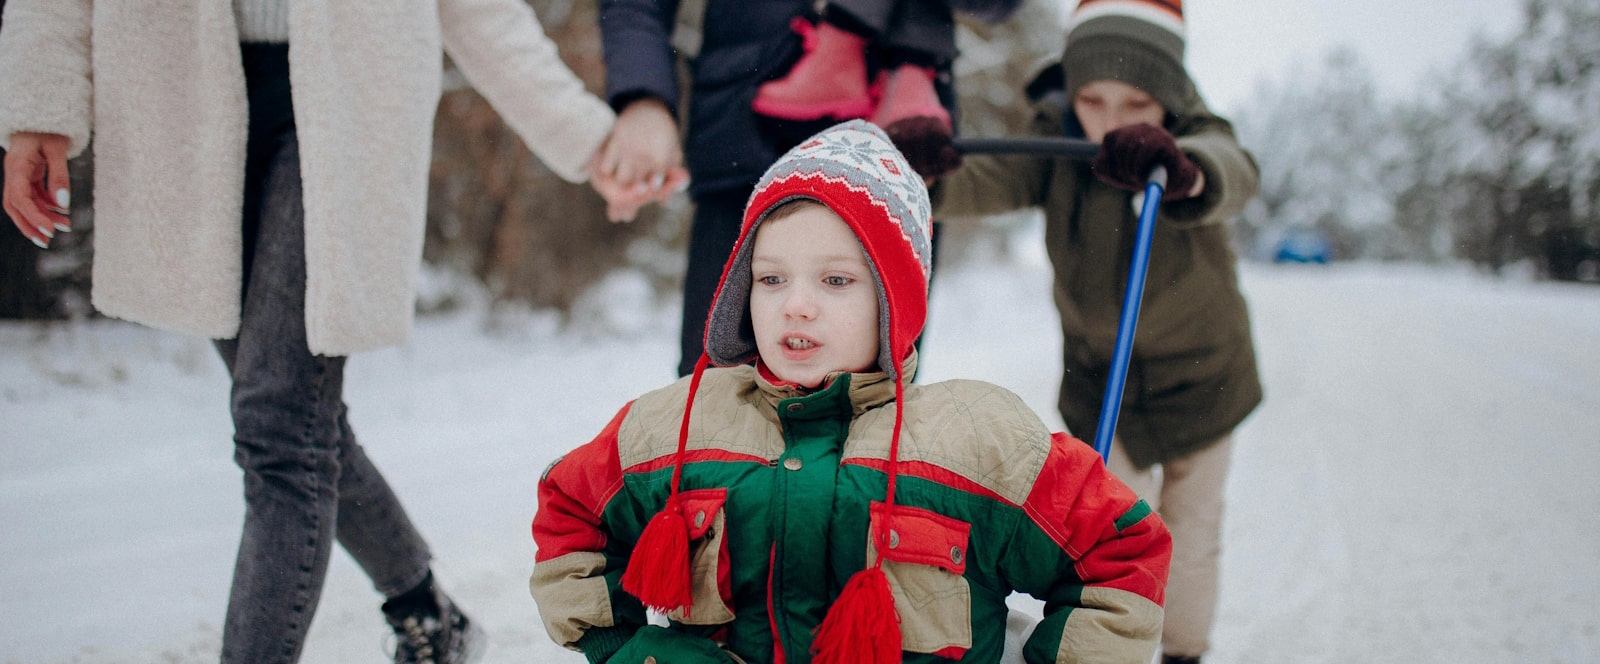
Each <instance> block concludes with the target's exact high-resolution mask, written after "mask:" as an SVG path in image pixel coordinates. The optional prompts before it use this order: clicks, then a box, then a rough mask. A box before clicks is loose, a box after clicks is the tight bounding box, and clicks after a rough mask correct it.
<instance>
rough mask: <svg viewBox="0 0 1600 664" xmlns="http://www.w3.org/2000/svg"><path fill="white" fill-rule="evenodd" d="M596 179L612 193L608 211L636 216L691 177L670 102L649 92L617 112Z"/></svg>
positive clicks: (618, 217) (617, 217) (624, 217)
mask: <svg viewBox="0 0 1600 664" xmlns="http://www.w3.org/2000/svg"><path fill="white" fill-rule="evenodd" d="M590 178H591V179H592V182H593V184H594V188H595V190H596V191H598V192H600V195H601V196H604V197H605V198H606V216H608V217H610V218H611V220H612V221H632V220H633V217H634V215H636V214H638V212H639V208H641V207H644V205H645V204H647V203H650V202H652V201H663V200H666V199H667V198H668V197H670V196H671V195H672V194H674V193H676V192H677V191H679V190H680V189H682V188H683V185H684V184H686V183H687V182H688V179H689V174H688V171H686V170H684V168H683V148H682V146H681V145H680V144H679V137H678V122H677V120H676V119H675V118H673V117H672V111H671V109H669V108H667V105H666V103H665V102H663V101H661V100H660V99H656V98H654V97H643V98H640V99H636V100H634V101H632V102H629V103H628V105H627V106H626V107H624V108H623V109H622V112H620V113H618V114H617V123H616V125H615V126H614V127H613V128H612V130H611V136H610V138H608V139H607V140H606V144H605V146H604V147H602V148H601V149H600V152H599V154H598V155H597V161H596V163H595V165H594V167H593V168H592V169H591V172H590Z"/></svg>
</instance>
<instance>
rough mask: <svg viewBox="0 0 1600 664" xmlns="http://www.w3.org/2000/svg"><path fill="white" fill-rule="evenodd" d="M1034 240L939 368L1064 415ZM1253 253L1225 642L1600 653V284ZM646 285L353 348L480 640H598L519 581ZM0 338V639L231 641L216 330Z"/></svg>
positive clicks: (645, 320)
mask: <svg viewBox="0 0 1600 664" xmlns="http://www.w3.org/2000/svg"><path fill="white" fill-rule="evenodd" d="M1023 263H1024V265H1021V266H982V267H971V268H965V269H952V270H948V271H946V272H943V273H942V274H940V275H939V276H938V277H937V278H936V279H935V283H934V302H933V305H932V310H931V316H932V320H931V323H930V326H929V333H928V336H927V338H926V340H925V342H924V344H923V347H922V348H923V375H922V379H923V380H927V381H932V380H940V379H944V378H952V377H969V378H981V379H986V380H991V381H994V382H997V383H1000V384H1003V385H1005V386H1007V387H1010V388H1012V389H1014V390H1015V391H1017V392H1019V393H1021V394H1022V395H1023V396H1024V398H1025V399H1027V400H1028V402H1029V403H1030V404H1032V405H1033V406H1034V408H1035V409H1036V410H1038V411H1039V412H1040V413H1041V415H1042V416H1044V417H1045V419H1046V421H1047V422H1051V423H1058V422H1059V419H1058V418H1057V417H1056V416H1055V415H1054V413H1053V410H1054V402H1055V381H1056V379H1057V372H1058V371H1059V368H1058V366H1057V361H1056V359H1055V358H1056V357H1057V354H1058V349H1059V345H1060V342H1059V340H1058V339H1057V338H1056V333H1055V320H1054V312H1053V310H1052V309H1051V305H1050V299H1049V285H1048V275H1047V270H1046V269H1045V268H1044V267H1043V266H1042V265H1040V264H1039V261H1037V260H1030V261H1023ZM1244 283H1245V289H1246V294H1247V296H1248V298H1249V299H1250V303H1251V308H1252V314H1253V316H1254V320H1255V333H1256V342H1257V344H1258V348H1259V350H1260V356H1261V366H1262V370H1263V373H1264V376H1265V383H1266V390H1267V401H1266V403H1265V404H1264V405H1263V407H1262V408H1261V409H1260V410H1259V411H1257V413H1256V414H1255V415H1253V416H1252V417H1251V418H1250V419H1249V420H1247V421H1246V423H1245V425H1244V426H1243V427H1242V428H1241V429H1240V430H1239V432H1238V434H1237V443H1236V445H1237V447H1236V453H1235V457H1234V466H1233V473H1232V475H1231V478H1230V481H1229V484H1228V493H1227V497H1228V503H1229V512H1228V520H1227V525H1226V531H1225V550H1224V569H1223V579H1222V585H1223V587H1222V599H1221V606H1220V609H1219V613H1218V624H1217V628H1216V633H1215V639H1214V643H1215V645H1214V650H1213V656H1212V657H1209V658H1208V659H1207V661H1208V662H1215V663H1218V664H1228V663H1232V662H1237V663H1245V662H1262V663H1268V662H1272V663H1276V662H1288V661H1292V662H1308V663H1315V662H1345V661H1364V662H1407V663H1413V662H1424V663H1426V662H1440V663H1445V662H1450V663H1454V662H1573V663H1580V662H1595V661H1600V516H1597V507H1596V505H1600V481H1597V479H1596V478H1597V477H1600V408H1596V406H1597V405H1600V352H1597V351H1596V340H1597V339H1600V288H1596V287H1593V286H1575V285H1563V284H1545V283H1528V282H1521V281H1502V280H1497V279H1492V278H1487V277H1483V276H1480V275H1476V274H1473V273H1471V272H1468V271H1464V270H1456V269H1447V270H1429V269H1421V268H1390V267H1373V266H1344V265H1338V266H1333V267H1330V268H1295V269H1288V268H1275V267H1269V266H1260V265H1250V266H1246V267H1245V269H1244ZM636 291H637V289H633V290H630V289H628V288H626V287H623V288H620V289H618V290H617V291H615V292H614V293H613V296H614V297H618V298H619V299H620V300H621V301H620V302H617V303H616V304H615V306H614V307H613V308H612V309H611V310H607V309H605V308H599V309H597V310H595V311H593V312H591V313H593V314H594V315H596V316H598V317H599V318H601V319H606V320H607V323H606V324H607V325H608V326H609V327H610V328H611V329H615V330H620V331H618V332H615V333H613V334H610V335H608V336H604V337H600V338H595V335H583V334H579V333H576V332H558V331H557V330H556V328H557V326H556V325H555V324H554V323H553V322H552V321H551V320H550V319H549V318H548V317H544V316H539V315H532V316H527V317H521V318H519V317H516V316H509V317H508V316H500V317H498V318H497V320H498V321H499V323H498V325H497V326H496V327H497V330H498V331H496V332H493V333H485V332H484V330H483V320H484V316H483V314H482V313H481V312H477V313H464V314H458V315H453V316H446V317H438V318H425V319H422V320H421V321H419V324H418V329H417V334H416V337H415V339H414V340H413V341H412V342H411V343H410V344H409V345H407V346H406V347H404V348H400V349H394V350H389V351H383V352H379V353H372V354H368V355H362V356H358V357H357V358H355V359H354V360H353V361H352V362H351V364H350V369H349V378H348V380H347V397H348V401H349V402H350V404H351V418H352V421H353V422H354V424H355V427H356V430H357V432H358V434H359V435H360V436H361V438H362V440H363V442H364V444H365V445H366V446H367V449H368V452H369V454H371V456H372V457H373V458H374V460H375V461H376V462H377V463H378V464H379V465H380V467H382V468H383V469H384V471H385V473H386V474H387V475H388V477H389V479H390V481H391V483H393V484H394V485H396V488H397V491H398V492H399V494H400V496H401V498H402V500H404V501H405V502H406V503H407V505H408V506H409V508H410V510H411V512H412V515H413V517H414V518H415V519H416V520H417V521H418V522H419V525H420V526H421V528H422V530H423V532H424V533H425V534H426V535H427V537H428V538H429V540H430V542H432V544H433V546H434V550H435V554H436V561H435V569H436V570H437V572H438V574H439V577H440V579H441V581H442V582H443V583H444V584H445V587H446V588H447V589H448V590H449V591H450V592H451V593H452V594H454V595H455V596H456V597H457V598H458V599H459V600H460V601H461V603H462V604H464V605H465V606H466V607H467V609H468V610H469V611H470V612H471V614H472V615H473V617H474V618H476V619H478V620H479V621H480V622H482V623H483V624H484V625H485V627H486V628H487V629H488V631H489V633H490V635H491V638H492V643H491V647H490V650H489V657H488V661H490V662H527V661H581V658H579V657H578V656H576V655H571V654H569V653H566V652H565V651H562V650H561V649H559V648H557V647H555V646H554V645H552V644H551V643H550V642H549V641H548V639H547V638H546V637H545V635H544V633H543V630H542V628H541V627H540V626H539V623H538V617H537V614H536V612H535V610H534V606H533V602H532V600H531V599H529V596H528V592H527V583H526V581H527V574H528V571H529V569H530V567H531V564H532V563H531V561H532V556H533V545H532V542H531V540H530V538H529V535H528V522H529V519H530V518H531V517H532V514H533V510H534V481H535V479H536V478H537V475H538V473H539V471H540V470H542V469H543V468H544V466H545V465H546V464H547V463H549V461H550V460H552V459H554V458H555V457H556V456H558V455H559V454H561V453H562V452H563V451H565V450H566V449H568V448H570V447H572V446H573V445H576V444H579V443H581V442H584V441H586V440H587V439H588V438H589V437H590V436H592V435H593V434H594V433H595V432H596V431H598V430H599V428H600V427H601V426H602V425H603V424H604V423H605V421H606V420H607V419H608V417H609V416H610V415H611V414H612V413H613V412H614V411H615V409H616V408H617V407H619V406H620V405H621V404H622V403H623V401H624V400H626V399H628V398H631V397H632V396H634V395H636V394H637V393H638V392H640V391H642V390H645V389H648V388H651V387H654V386H656V385H659V384H663V383H665V382H667V381H668V380H670V379H671V378H672V375H671V369H670V367H671V365H672V364H673V363H674V362H675V361H676V358H675V357H674V356H673V353H675V341H674V339H673V334H671V333H664V332H661V330H670V329H672V327H673V325H674V323H673V322H672V321H673V320H674V316H675V313H674V312H673V311H670V310H659V309H657V310H654V313H651V314H649V315H642V314H639V313H638V312H639V311H641V310H644V309H649V308H650V307H649V306H648V305H646V304H644V303H642V301H641V300H640V299H639V298H638V297H637V296H635V297H631V298H630V297H628V296H627V294H628V293H630V292H636ZM618 293H620V294H621V295H620V296H618V295H617V294H618ZM0 347H3V348H4V350H0V449H3V450H4V453H5V455H4V461H3V462H0V560H4V561H5V564H4V565H3V566H0V589H4V592H3V593H0V624H4V625H5V629H4V630H3V631H4V633H5V634H6V638H5V641H6V642H7V646H6V648H5V649H4V653H3V654H0V659H3V660H4V661H6V662H26V663H29V664H32V663H36V662H68V661H71V662H129V661H171V662H180V663H188V662H207V661H215V659H216V650H217V644H218V624H219V623H220V622H221V618H222V612H223V606H224V604H225V602H226V597H227V586H228V580H229V574H230V571H231V566H232V560H233V549H234V547H235V545H236V543H237V537H238V533H237V529H238V522H239V518H240V514H241V512H242V509H243V506H242V501H241V499H240V497H239V496H240V488H239V480H238V470H237V469H236V468H234V467H233V466H232V463H231V454H232V449H231V443H230V442H229V436H230V432H231V426H230V425H229V422H228V418H227V381H226V379H225V377H224V376H223V374H222V370H221V366H220V362H218V361H217V360H216V359H215V357H214V356H213V354H212V352H211V349H210V346H209V344H207V343H206V342H204V341H199V340H194V339H187V338H183V337H178V336H175V335H170V334H165V333H158V332H152V331H149V330H145V329H142V328H138V327H134V326H130V325H126V324H120V323H115V322H96V323H93V324H76V325H66V326H61V325H56V326H38V325H33V324H19V323H6V324H0ZM1085 435H1087V434H1085ZM378 601H379V599H378V598H377V597H376V596H375V594H374V593H373V591H372V590H371V589H370V587H369V586H367V585H366V582H365V580H364V578H363V577H362V576H361V575H360V573H359V571H357V569H356V567H355V565H354V564H353V563H351V562H350V560H349V558H348V557H347V556H345V555H344V554H343V553H338V554H335V557H334V563H333V568H332V570H331V572H330V575H329V580H328V585H327V589H326V592H325V593H324V595H323V601H322V606H321V610H320V612H319V613H318V615H317V619H316V622H315V624H314V625H313V627H312V632H311V637H310V640H309V642H308V643H307V646H306V651H305V656H304V658H303V661H305V662H308V663H312V664H320V663H334V662H338V663H343V662H378V661H384V650H383V648H384V644H385V639H384V630H385V628H384V626H383V624H382V622H381V617H380V616H379V614H378V612H377V603H378ZM1017 604H1018V606H1019V607H1021V608H1023V609H1024V610H1036V608H1037V607H1036V606H1034V605H1032V604H1030V603H1029V602H1027V601H1019V602H1018V603H1017Z"/></svg>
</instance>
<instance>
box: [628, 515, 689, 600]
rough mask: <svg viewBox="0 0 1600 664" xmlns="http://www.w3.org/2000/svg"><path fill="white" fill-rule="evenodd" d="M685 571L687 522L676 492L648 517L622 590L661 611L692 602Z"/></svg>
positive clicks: (631, 559) (687, 567)
mask: <svg viewBox="0 0 1600 664" xmlns="http://www.w3.org/2000/svg"><path fill="white" fill-rule="evenodd" d="M689 580H690V573H689V523H688V522H687V521H686V520H685V519H684V518H683V505H682V504H681V502H680V501H679V500H678V496H677V494H673V495H672V496H671V497H669V498H667V505H666V507H663V508H661V511H660V512H658V513H656V515H655V516H654V517H653V518H651V519H650V523H648V524H646V525H645V527H644V532H642V533H640V534H639V542H638V543H637V544H635V545H634V547H633V555H632V556H630V557H629V560H628V569H627V570H626V571H624V572H623V573H622V589H623V590H626V591H628V593H629V594H632V595H633V596H634V597H637V598H639V601H640V602H641V603H643V604H644V605H645V606H647V607H650V608H652V609H655V610H657V611H661V612H663V613H665V612H668V611H672V610H673V609H680V608H681V609H687V608H688V607H689V606H691V605H692V604H694V592H693V589H692V588H691V587H690V581H689Z"/></svg>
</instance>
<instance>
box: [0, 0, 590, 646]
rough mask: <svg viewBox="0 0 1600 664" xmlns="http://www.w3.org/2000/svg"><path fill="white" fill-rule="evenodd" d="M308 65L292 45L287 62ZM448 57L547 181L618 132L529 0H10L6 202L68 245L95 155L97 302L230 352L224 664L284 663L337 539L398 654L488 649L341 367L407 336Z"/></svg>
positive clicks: (0, 129) (29, 224)
mask: <svg viewBox="0 0 1600 664" xmlns="http://www.w3.org/2000/svg"><path fill="white" fill-rule="evenodd" d="M291 47H292V51H291ZM441 48H442V49H443V50H444V51H446V52H448V53H449V55H450V56H451V57H452V58H453V59H454V61H455V62H456V63H457V64H458V65H459V66H460V67H461V70H462V71H463V72H464V73H465V74H466V75H467V77H468V78H469V79H470V80H471V82H472V83H473V84H474V86H475V87H477V89H478V90H479V91H480V92H482V93H483V94H484V96H486V97H487V98H488V99H489V100H490V102H491V103H492V104H493V105H494V106H495V108H496V109H497V110H498V111H499V112H500V114H501V115H502V116H503V117H504V118H505V119H506V120H507V121H508V122H509V123H510V124H511V126H512V127H513V128H515V129H516V130H517V132H518V133H519V134H520V135H521V136H522V138H523V139H524V140H525V141H526V142H527V144H528V146H529V147H530V148H532V150H533V151H534V153H535V154H537V155H538V156H539V157H540V158H541V159H542V160H543V161H544V162H545V163H546V164H547V165H549V166H550V168H551V169H552V170H554V171H555V172H556V173H558V174H559V175H561V176H562V177H564V178H566V179H568V180H572V181H582V180H584V179H585V178H586V177H587V175H588V173H587V171H588V164H589V162H590V160H591V158H592V155H594V154H595V152H596V151H597V150H598V149H599V147H600V146H601V144H602V143H603V142H604V141H605V140H606V137H607V135H608V134H609V132H610V129H611V125H612V122H613V116H612V113H611V110H610V109H609V108H608V106H607V105H606V104H605V103H604V102H602V101H600V100H599V99H597V98H595V97H593V96H591V95H589V94H588V93H587V92H586V91H585V90H584V89H583V86H582V84H581V82H580V81H579V80H578V79H577V78H576V77H575V76H574V75H573V74H572V72H571V71H570V70H568V69H567V68H566V66H565V65H564V64H563V63H562V62H561V61H560V59H559V57H558V54H557V52H556V49H555V47H554V45H553V44H552V43H551V42H550V40H549V39H548V38H547V37H546V36H545V35H544V32H543V30H542V29H541V28H540V26H539V24H538V22H537V19H536V18H535V17H534V15H533V13H532V12H531V11H530V10H529V8H528V7H527V5H526V4H525V3H524V2H523V1H522V0H395V1H392V2H382V3H369V2H345V1H340V0H234V2H232V3H230V2H224V1H222V0H213V1H211V2H177V1H175V0H161V1H152V0H93V1H91V0H11V1H10V2H7V3H5V16H4V31H3V32H0V147H5V148H6V149H7V150H8V154H7V157H6V163H5V166H6V191H5V196H4V200H5V208H6V211H7V213H8V214H9V215H10V216H11V217H12V218H13V221H14V222H15V223H16V225H17V227H18V229H19V230H21V231H22V233H23V234H24V235H25V236H27V237H29V238H30V239H32V240H34V242H35V243H37V244H39V245H40V246H41V247H43V246H46V245H47V244H48V241H49V239H50V238H51V237H53V234H54V233H55V232H57V231H64V230H67V228H66V223H67V217H66V216H65V214H64V213H65V211H66V208H68V207H69V206H70V198H69V192H68V191H67V175H66V161H65V160H66V157H68V156H70V155H75V154H77V153H79V152H81V151H82V150H83V149H84V148H85V146H86V145H87V144H88V143H89V141H90V138H91V136H92V137H93V140H94V142H95V158H96V173H95V175H96V178H95V180H96V185H95V186H96V191H95V194H96V195H95V204H96V210H95V212H96V214H95V225H96V232H95V258H94V293H93V302H94V305H95V307H96V308H98V309H99V310H100V311H101V312H103V313H105V314H108V315H111V316H115V317H118V318H125V319H127V320H131V321H135V322H138V323H142V324H146V325H150V326H153V327H157V328H162V329H166V330H173V331H178V332H184V333H190V334H196V335H202V336H206V337H211V338H213V339H217V340H218V342H217V347H218V350H219V353H220V354H221V355H222V357H223V360H224V362H225V364H226V365H227V367H228V370H229V371H230V375H231V376H232V379H233V398H232V411H233V419H234V426H235V435H234V440H235V450H236V451H235V455H234V456H235V460H236V461H237V463H238V464H239V466H240V467H241V469H243V471H244V478H245V491H244V494H245V503H246V514H245V524H244V533H243V537H242V539H241V543H240V548H239V556H238V559H237V562H236V567H235V572H234V582H233V590H232V594H231V597H230V600H229V608H228V616H227V622H226V625H225V627H224V634H223V652H222V658H223V660H224V661H241V662H292V661H294V660H295V659H297V658H298V656H299V654H300V649H301V644H302V643H303V641H304V638H305V633H306V629H307V628H308V627H309V624H310V621H311V616H312V613H313V612H314V611H315V607H316V605H317V600H318V597H319V595H320V592H321V588H322V582H323V577H324V575H325V573H326V570H327V561H328V557H329V555H330V551H331V548H332V544H333V542H334V541H335V540H337V541H338V542H339V543H340V544H341V545H342V546H344V548H345V549H346V550H348V551H349V552H350V553H351V555H352V556H353V557H354V558H355V559H356V560H357V562H358V563H360V565H361V566H362V568H363V570H365V571H366V573H367V574H368V576H369V577H371V578H372V581H373V584H374V585H375V586H376V588H377V590H378V591H379V592H380V593H382V594H383V595H384V596H385V597H386V598H387V600H388V601H387V602H385V606H384V612H385V614H386V616H387V618H388V620H389V622H390V624H391V625H392V627H393V628H394V629H395V631H396V632H397V634H398V635H399V637H400V638H399V640H398V644H399V645H398V647H397V652H396V661H413V660H422V659H428V658H430V657H431V658H433V659H434V660H435V661H439V662H456V661H466V660H467V659H468V658H470V656H471V654H472V652H473V651H474V650H475V645H477V644H478V643H479V642H480V641H481V640H480V639H478V638H477V637H476V631H475V630H474V629H473V627H474V626H473V625H471V624H470V621H468V620H467V619H466V616H465V615H463V614H462V613H461V612H460V611H459V610H458V609H456V608H455V607H454V606H453V605H452V604H451V603H450V601H449V600H448V598H447V597H445V596H444V595H443V594H442V593H440V592H438V591H437V590H436V589H435V588H434V585H433V583H432V574H431V572H430V571H429V565H428V560H429V554H428V548H427V545H426V544H425V543H424V542H423V540H422V538H421V536H420V535H419V534H417V532H416V530H415V528H414V527H412V525H411V523H410V522H409V519H408V518H407V517H406V514H405V511H404V509H403V508H401V506H400V505H399V503H398V501H397V500H396V499H395V497H394V495H393V493H392V492H391V491H390V490H389V487H388V486H387V484H386V483H385V482H384V479H383V477H382V475H381V474H379V473H378V471H377V470H376V468H374V467H373V466H372V464H371V462H370V461H368V460H367V458H366V456H365V453H364V452H363V451H362V448H361V446H360V445H359V444H358V443H357V442H356V440H355V437H354V435H353V434H352V433H351V431H350V428H349V424H348V422H347V420H346V417H345V407H344V403H343V400H342V396H341V391H342V375H343V367H344V364H343V361H344V357H343V356H345V355H348V354H350V353H353V352H355V351H361V350H368V349H374V348H380V347H384V346H390V345H394V344H397V343H400V342H402V341H404V340H405V339H406V337H407V335H408V333H409V331H410V327H411V321H412V311H413V298H414V294H413V290H414V287H415V284H416V281H417V273H418V264H419V261H420V257H421V248H422V240H423V227H424V208H425V203H426V200H427V195H428V187H427V185H428V169H429V162H430V155H431V145H430V141H431V138H432V122H433V116H434V111H435V107H436V105H437V103H438V97H439V93H440V69H441V66H440V65H441V57H440V53H441Z"/></svg>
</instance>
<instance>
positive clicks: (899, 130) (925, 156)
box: [883, 115, 961, 180]
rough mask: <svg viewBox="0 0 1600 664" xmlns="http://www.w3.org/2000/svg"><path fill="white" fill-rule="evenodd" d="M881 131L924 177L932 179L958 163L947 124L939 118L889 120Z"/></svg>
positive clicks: (958, 154) (920, 117)
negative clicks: (887, 124)
mask: <svg viewBox="0 0 1600 664" xmlns="http://www.w3.org/2000/svg"><path fill="white" fill-rule="evenodd" d="M883 131H884V133H886V134H888V135H889V140H890V141H893V142H894V146H895V147H896V148H899V149H900V153H901V154H904V155H905V156H906V161H907V162H910V163H911V168H913V169H916V171H917V174H918V175H921V176H922V177H923V178H926V179H929V180H931V179H933V178H937V177H941V176H943V175H944V174H946V173H949V172H950V171H953V170H956V169H957V168H960V167H961V153H960V152H956V148H955V145H954V143H953V140H954V137H953V136H952V135H951V133H950V125H949V124H947V123H946V122H944V121H941V120H940V119H939V118H935V117H931V116H927V115H914V116H911V117H909V118H905V119H903V120H896V121H894V122H891V123H889V126H887V127H884V128H883Z"/></svg>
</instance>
